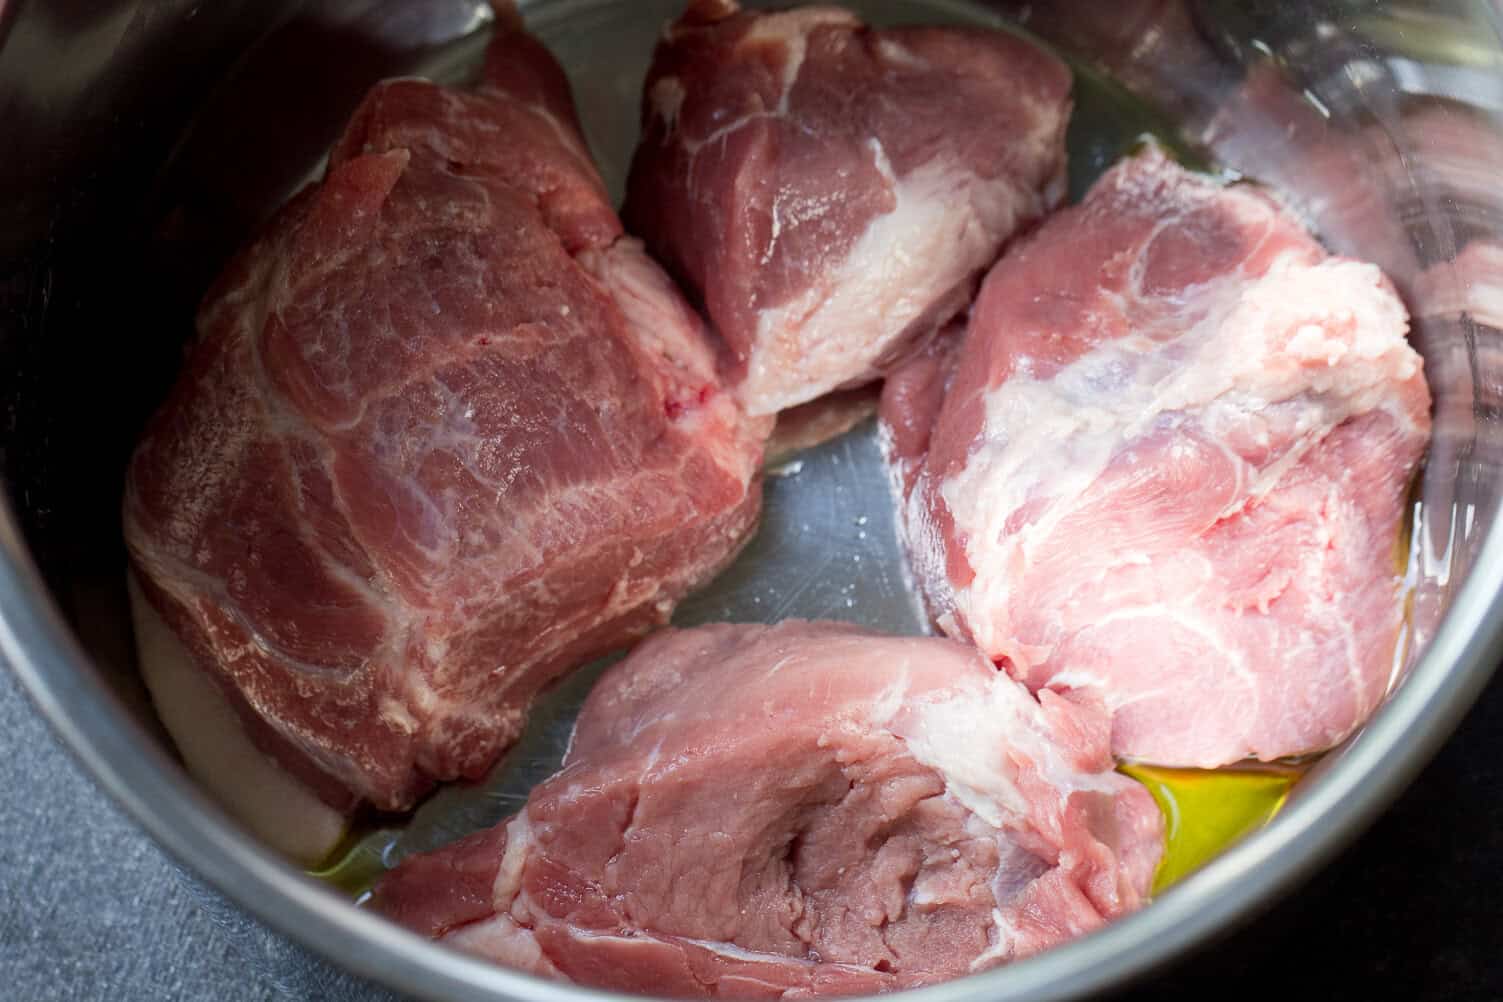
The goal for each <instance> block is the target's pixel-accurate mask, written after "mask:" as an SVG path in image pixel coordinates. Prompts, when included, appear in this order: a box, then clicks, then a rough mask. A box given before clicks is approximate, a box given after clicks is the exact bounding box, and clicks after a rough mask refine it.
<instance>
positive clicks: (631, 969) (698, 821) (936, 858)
mask: <svg viewBox="0 0 1503 1002" xmlns="http://www.w3.org/2000/svg"><path fill="white" fill-rule="evenodd" d="M1040 698H1041V700H1042V702H1039V701H1036V700H1035V699H1034V698H1033V697H1031V696H1029V695H1028V693H1027V691H1025V690H1024V689H1023V688H1022V686H1019V685H1018V684H1017V683H1016V682H1013V681H1012V680H1011V679H1009V678H1008V677H1007V676H1006V675H1005V674H1003V673H1001V672H998V671H997V670H996V669H995V668H994V667H993V666H992V665H991V664H989V663H988V662H987V661H986V660H985V659H983V658H982V657H981V656H980V655H979V654H977V653H976V652H975V651H974V650H971V649H969V648H966V647H963V646H961V645H959V644H956V643H954V642H951V641H948V640H940V639H934V638H898V637H888V636H882V635H879V634H874V633H871V632H868V631H865V630H862V629H859V628H856V627H852V626H846V625H841V624H835V623H806V622H797V621H790V622H785V623H782V624H780V625H778V626H772V627H766V626H753V625H739V626H733V625H718V626H707V627H701V628H699V629H695V630H688V631H667V632H664V633H660V634H657V635H656V636H654V637H652V638H649V639H648V640H647V641H645V642H644V643H643V644H642V645H641V646H640V647H638V648H637V650H636V651H635V652H633V654H632V655H631V657H630V658H628V659H627V660H626V661H624V662H623V663H621V664H619V665H617V666H616V667H615V668H613V669H612V670H611V671H610V672H609V673H608V674H607V675H606V676H605V677H604V678H603V679H602V681H601V682H600V683H599V685H598V686H597V687H596V689H595V691H594V692H593V693H591V695H590V698H589V700H588V701H587V703H586V705H585V708H584V711H583V713H582V714H581V716H580V718H579V721H578V725H577V729H576V730H575V733H574V739H573V743H572V744H571V746H570V749H569V752H568V755H567V757H566V758H565V760H564V767H563V770H562V771H561V772H559V773H558V774H557V775H556V776H554V777H553V778H552V779H550V780H548V781H546V782H545V783H543V784H541V785H540V786H538V787H537V788H535V789H534V791H533V793H532V796H531V798H530V799H529V800H528V803H527V805H526V807H524V808H523V810H522V811H521V812H520V813H519V814H517V815H516V816H515V817H513V818H512V819H511V820H510V821H508V822H506V823H505V824H503V825H501V826H499V827H497V828H494V829H492V830H490V831H486V832H482V833H480V834H478V835H474V836H471V837H470V838H468V839H465V840H463V841H461V842H458V843H456V844H454V845H452V846H449V847H447V848H445V849H442V850H440V851H438V852H436V853H432V854H430V855H426V856H418V857H413V858H411V859H408V860H407V861H405V862H404V863H403V864H402V865H401V866H400V867H399V868H398V869H397V870H395V871H394V872H393V873H392V874H390V875H389V876H387V877H386V878H385V879H384V881H383V882H382V883H381V884H380V885H378V887H377V889H376V893H375V906H376V907H377V908H378V909H379V910H381V911H383V912H385V913H386V914H387V915H389V916H391V917H393V918H395V919H397V920H398V921H400V922H402V923H404V924H406V925H407V926H409V927H411V928H413V929H416V930H417V931H419V932H422V933H424V934H426V935H430V936H435V937H439V938H441V939H442V940H443V941H445V942H447V943H449V944H451V945H453V946H456V947H459V948H461V949H464V950H469V951H472V952H475V953H479V954H482V955H484V956H488V957H491V958H493V959H495V960H499V961H501V962H503V963H506V964H510V965H513V966H516V967H520V968H522V969H524V970H529V971H533V972H536V973H545V974H550V975H555V976H560V977H565V978H568V979H571V980H573V981H576V982H579V983H581V984H585V985H592V986H596V987H603V988H614V989H618V990H623V991H634V992H641V993H643V994H652V995H659V996H662V995H668V996H678V997H682V996H714V995H722V996H748V995H752V996H779V995H784V994H787V995H789V996H804V995H809V994H850V993H857V992H862V993H865V992H875V991H880V990H886V989H890V988H897V987H903V986H910V985H917V984H923V983H927V982H932V981H937V980H941V979H944V978H948V977H954V976H958V975H961V974H965V973H967V972H968V971H973V970H979V969H982V968H986V967H990V966H993V965H996V964H1001V963H1006V962H1008V961H1010V960H1013V959H1015V958H1018V957H1022V956H1025V955H1027V954H1030V953H1033V952H1035V951H1038V950H1042V949H1044V948H1046V947H1048V946H1051V945H1053V944H1056V943H1059V942H1061V941H1063V940H1065V939H1068V938H1070V937H1072V936H1076V935H1079V934H1081V933H1084V932H1086V931H1087V930H1090V929H1094V928H1096V927H1097V926H1099V925H1100V924H1101V923H1102V922H1103V921H1105V920H1108V919H1111V918H1113V917H1115V916H1119V915H1122V914H1123V913H1125V912H1128V911H1131V910H1132V909H1134V908H1136V907H1137V906H1138V905H1139V904H1140V903H1142V901H1143V900H1144V898H1145V895H1146V894H1147V892H1148V887H1149V884H1150V881H1151V879H1152V877H1153V872H1154V869H1155V867H1156V866H1157V864H1158V860H1159V857H1160V855H1161V853H1162V837H1163V822H1162V818H1161V817H1160V815H1159V812H1158V809H1157V808H1156V807H1155V805H1154V803H1153V800H1152V798H1151V797H1150V796H1149V795H1148V793H1147V792H1146V791H1145V790H1144V789H1143V788H1142V787H1140V786H1138V785H1137V784H1136V783H1134V782H1132V781H1131V780H1128V779H1127V778H1125V777H1123V776H1121V775H1118V774H1117V773H1115V772H1113V771H1112V760H1111V757H1110V755H1109V753H1108V748H1107V735H1108V724H1107V719H1106V716H1105V714H1104V712H1103V711H1102V710H1101V708H1100V707H1099V706H1091V705H1077V704H1076V703H1074V702H1072V701H1070V700H1068V699H1066V698H1065V697H1062V696H1059V695H1057V694H1055V693H1052V692H1047V691H1046V692H1044V693H1043V694H1041V697H1040Z"/></svg>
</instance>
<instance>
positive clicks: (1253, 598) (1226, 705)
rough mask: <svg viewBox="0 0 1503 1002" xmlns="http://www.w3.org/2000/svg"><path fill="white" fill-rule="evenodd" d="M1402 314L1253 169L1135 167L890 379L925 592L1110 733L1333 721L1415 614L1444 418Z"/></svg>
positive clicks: (1370, 684)
mask: <svg viewBox="0 0 1503 1002" xmlns="http://www.w3.org/2000/svg"><path fill="white" fill-rule="evenodd" d="M1407 322H1408V321H1407V316H1406V314H1405V311H1404V307H1403V305H1402V304H1401V303H1400V302H1399V299H1398V297H1397V296H1396V295H1395V294H1394V291H1393V289H1392V288H1391V286H1390V285H1389V283H1388V281H1387V280H1386V279H1385V278H1384V276H1383V275H1382V274H1381V273H1380V272H1379V270H1378V269H1377V268H1376V267H1374V266H1372V265H1369V264H1363V263H1361V262H1357V261H1351V260H1345V259H1341V258H1334V257H1330V256H1328V255H1327V254H1326V253H1325V252H1324V251H1323V250H1322V249H1321V247H1320V246H1319V245H1318V244H1317V243H1316V242H1315V241H1314V240H1313V239H1312V238H1311V237H1310V236H1309V234H1308V233H1306V232H1305V231H1304V229H1303V228H1302V227H1301V226H1300V225H1299V223H1298V222H1296V221H1295V220H1294V219H1293V218H1292V217H1291V215H1290V214H1289V213H1288V212H1287V211H1285V210H1283V209H1282V208H1281V207H1280V206H1279V205H1278V204H1277V203H1275V202H1274V201H1273V200H1272V199H1270V198H1269V197H1267V196H1266V195H1265V194H1263V193H1261V192H1259V191H1258V190H1257V189H1255V188H1253V187H1251V186H1247V185H1235V186H1230V187H1224V186H1221V185H1218V184H1216V183H1213V182H1212V181H1211V180H1209V179H1205V178H1202V177H1198V176H1195V175H1192V174H1189V173H1187V172H1185V171H1184V170H1182V169H1181V168H1180V167H1178V166H1177V165H1175V164H1173V163H1171V162H1170V161H1168V160H1167V159H1165V157H1164V156H1163V155H1162V154H1160V153H1159V152H1157V151H1156V150H1152V149H1150V150H1148V151H1146V152H1144V153H1142V154H1141V155H1139V156H1137V157H1135V158H1133V159H1130V160H1128V161H1125V162H1124V163H1122V164H1119V165H1118V166H1117V167H1115V168H1113V169H1112V170H1111V171H1110V172H1108V173H1107V174H1106V176H1104V177H1103V178H1102V179H1101V180H1100V182H1099V183H1098V184H1097V185H1096V186H1095V187H1094V188H1093V189H1092V190H1091V192H1090V194H1089V195H1088V196H1087V197H1086V199H1085V200H1084V202H1083V203H1082V204H1081V205H1079V206H1077V207H1074V208H1071V209H1067V210H1065V211H1063V212H1060V213H1059V214H1058V215H1056V216H1054V217H1052V218H1051V219H1050V220H1049V221H1048V222H1047V223H1046V224H1045V225H1044V226H1043V227H1042V228H1041V229H1040V230H1039V231H1038V232H1037V233H1036V234H1035V235H1034V236H1033V237H1032V238H1030V239H1029V240H1027V241H1026V242H1024V243H1023V244H1022V245H1020V246H1019V247H1017V248H1016V249H1014V250H1012V251H1010V252H1009V253H1008V255H1007V256H1006V257H1004V258H1003V260H1002V261H1001V262H1000V263H999V264H998V265H997V267H996V268H995V269H994V270H993V271H992V273H991V275H990V276H989V277H988V278H987V280H986V283H985V284H984V286H983V288H982V291H981V295H980V298H979V299H978V300H977V303H976V306H975V309H974V312H973V314H972V317H971V321H970V326H969V329H968V331H967V333H966V337H965V340H964V342H963V344H962V346H961V348H960V350H959V353H958V356H956V357H955V358H954V359H952V360H950V365H951V366H952V369H951V370H949V371H947V369H946V362H945V360H944V359H935V358H933V357H924V358H920V359H918V360H917V361H915V362H914V363H913V365H912V366H911V367H910V369H909V370H908V371H906V372H904V373H901V374H899V375H898V376H897V377H895V378H894V379H893V380H892V381H891V382H890V385H889V388H888V392H887V394H886V398H885V400H884V403H883V410H884V413H885V415H886V423H887V427H888V429H889V441H890V444H891V447H892V448H891V451H892V458H893V460H894V463H895V466H896V473H897V477H896V479H897V481H898V483H899V486H900V491H901V492H902V493H903V494H905V495H906V497H905V501H904V506H903V519H902V522H903V524H904V526H905V531H906V535H907V542H908V546H909V551H910V554H911V556H912V559H913V565H914V569H915V574H916V577H917V578H918V580H919V582H920V584H921V586H922V588H923V590H924V592H925V595H926V598H927V600H928V602H929V605H930V610H931V612H932V613H933V614H934V615H935V617H936V618H937V619H938V621H939V623H940V625H941V627H942V628H943V629H944V630H945V631H946V632H948V633H951V634H952V635H954V636H957V637H961V638H964V639H967V640H971V641H973V642H975V643H976V644H977V645H978V646H979V647H980V648H981V649H982V651H984V652H985V653H986V654H987V655H989V656H990V657H992V658H994V659H996V660H998V661H999V662H1001V663H1003V664H1004V665H1005V666H1006V667H1007V669H1008V670H1009V671H1010V672H1012V673H1013V674H1014V675H1015V676H1016V677H1017V678H1019V679H1021V680H1022V681H1024V682H1026V683H1027V685H1028V686H1029V688H1031V689H1038V688H1040V687H1041V686H1051V687H1055V688H1058V689H1071V690H1088V691H1091V692H1093V693H1095V694H1097V695H1098V696H1100V697H1101V698H1102V699H1104V700H1105V702H1106V703H1107V705H1108V707H1109V708H1110V709H1111V710H1112V712H1113V715H1114V722H1113V730H1112V746H1113V749H1114V750H1115V752H1116V753H1117V754H1118V755H1123V756H1129V757H1134V758H1141V759H1147V760H1151V761H1154V762H1161V763H1166V764H1177V765H1187V766H1205V767H1210V766H1216V765H1221V764H1224V763H1227V762H1231V761H1234V760H1237V759H1241V758H1244V757H1246V756H1255V757H1257V758H1261V759H1273V758H1278V757H1280V756H1286V755H1298V754H1301V753H1305V752H1313V751H1317V750H1319V749H1323V748H1327V747H1329V746H1331V745H1333V744H1335V743H1336V742H1338V741H1340V740H1341V739H1342V738H1344V737H1345V736H1346V735H1347V734H1349V733H1351V731H1352V730H1353V729H1354V728H1356V727H1357V726H1358V725H1359V724H1361V723H1362V721H1363V720H1364V719H1365V718H1366V717H1367V716H1368V715H1369V714H1370V713H1371V712H1372V711H1373V709H1374V708H1375V707H1376V706H1377V704H1378V701H1379V700H1380V699H1381V698H1382V697H1383V695H1384V694H1385V692H1386V690H1387V688H1388V685H1389V682H1390V676H1391V674H1392V672H1393V669H1394V646H1395V640H1396V638H1397V634H1398V630H1399V626H1400V623H1401V620H1402V617H1403V602H1402V593H1401V581H1400V577H1399V573H1398V571H1399V568H1398V564H1397V553H1396V546H1397V541H1398V538H1399V530H1400V525H1401V522H1402V520H1403V516H1404V510H1405V493H1406V490H1407V488H1408V485H1409V482H1410V478H1411V476H1412V475H1413V473H1414V471H1415V467H1416V464H1417V463H1418V462H1419V460H1420V456H1421V454H1422V453H1423V451H1424V449H1425V443H1426V440H1427V436H1428V434H1429V425H1430V421H1429V404H1430V398H1429V393H1428V391H1427V389H1426V386H1425V381H1424V378H1423V375H1422V373H1421V361H1420V358H1419V356H1418V355H1417V354H1416V353H1415V352H1414V351H1413V350H1411V348H1410V347H1409V345H1408V344H1407V343H1406V341H1405V332H1406V329H1407ZM947 381H948V392H946V390H945V387H946V383H947ZM941 402H942V403H941ZM936 412H937V416H936Z"/></svg>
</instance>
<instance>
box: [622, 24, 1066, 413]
mask: <svg viewBox="0 0 1503 1002" xmlns="http://www.w3.org/2000/svg"><path fill="white" fill-rule="evenodd" d="M1069 112H1070V73H1069V70H1068V69H1067V68H1066V67H1065V66H1064V64H1063V63H1061V62H1060V61H1059V60H1058V59H1056V58H1054V57H1053V56H1051V55H1049V54H1048V53H1046V52H1044V51H1042V50H1040V49H1038V48H1037V47H1035V46H1033V45H1031V44H1029V43H1028V42H1025V41H1023V40H1022V39H1021V38H1019V37H1017V36H1015V35H1010V34H1006V33H1004V32H999V31H986V30H979V29H975V28H970V29H965V30H959V29H951V28H889V29H881V30H877V29H872V28H869V27H867V26H866V25H864V24H862V22H861V21H859V20H858V19H857V18H856V17H855V15H853V14H851V13H849V12H848V11H845V10H842V9H841V8H838V7H800V8H794V9H792V10H787V11H779V12H774V13H766V12H755V13H754V12H748V11H742V10H741V9H740V7H739V5H738V4H737V3H735V2H734V0H692V2H691V3H690V4H689V8H688V10H687V11H686V12H685V13H684V15H683V16H682V17H681V18H679V19H678V20H677V21H676V22H674V23H673V24H672V25H671V26H670V27H669V28H668V29H667V30H666V32H665V34H664V36H663V39H662V42H661V43H660V44H659V46H658V50H657V53H656V55H655V57H654V59H653V62H652V68H651V70H650V71H649V73H648V77H647V83H646V92H645V96H644V105H643V130H644V135H643V138H642V143H641V145H640V146H639V147H638V150H637V155H636V159H635V161H634V163H633V165H632V172H631V178H630V183H629V185H628V194H627V204H626V209H625V215H626V219H627V222H628V224H629V225H630V226H631V227H632V229H633V231H634V232H637V233H640V234H641V235H642V236H643V237H644V238H645V239H646V241H647V244H648V247H649V248H650V249H651V250H652V251H653V253H654V254H656V255H657V256H658V258H659V259H660V260H662V261H664V262H665V263H667V264H668V265H669V267H670V270H672V271H674V272H675V273H676V274H677V276H678V277H679V278H680V279H681V280H682V281H683V282H684V283H685V284H686V285H687V286H688V287H689V288H691V289H692V290H693V292H694V294H695V295H696V296H697V297H698V298H699V299H700V301H701V302H702V305H703V306H704V308H705V311H706V313H707V315H708V316H709V318H710V320H711V322H712V323H713V325H714V326H715V327H716V328H717V329H718V331H719V333H720V335H721V336H722V337H723V338H724V340H725V342H726V344H727V345H728V346H729V348H730V351H731V353H732V354H733V356H734V363H735V365H734V370H735V373H736V375H737V376H738V378H739V379H740V387H739V393H740V396H741V399H742V401H743V402H744V403H745V405H746V407H747V409H748V411H749V412H750V413H753V414H768V413H772V412H775V411H778V410H781V409H784V408H788V407H792V406H794V405H796V404H801V403H804V402H806V401H809V400H811V399H813V398H815V397H818V396H820V395H821V394H824V393H827V392H829V391H831V390H834V389H838V388H842V387H850V386H854V385H856V384H859V383H862V382H868V381H870V380H872V379H875V378H877V377H878V376H879V375H880V374H882V373H883V372H884V371H885V370H886V368H888V367H889V366H890V365H891V364H892V363H893V362H895V361H896V360H898V359H899V358H900V357H901V356H902V355H903V354H904V353H905V352H906V351H907V350H908V349H909V348H910V347H912V346H913V345H914V344H915V343H917V342H919V341H921V340H922V339H923V338H924V337H927V336H928V335H930V334H932V333H933V332H934V331H935V330H937V329H938V328H939V327H940V326H942V325H943V324H944V323H945V322H946V321H947V320H949V319H950V318H951V317H953V316H955V315H956V314H957V313H959V312H960V311H962V310H963V309H964V308H965V307H966V306H967V305H968V304H969V302H970V299H971V296H972V294H973V292H974V290H975V285H976V281H977V279H978V278H979V277H980V275H981V273H982V272H983V271H984V270H985V269H986V268H987V267H989V266H990V265H991V263H992V262H993V261H994V260H995V259H996V256H997V252H998V251H999V249H1000V248H1001V247H1002V244H1003V241H1005V240H1006V239H1007V238H1008V237H1009V236H1011V235H1012V234H1013V233H1014V232H1015V231H1016V230H1017V229H1018V228H1019V227H1020V226H1023V225H1025V224H1027V223H1029V222H1030V221H1032V220H1035V219H1037V218H1038V217H1039V216H1041V215H1042V214H1043V213H1044V212H1045V211H1047V210H1048V209H1049V208H1050V207H1052V206H1053V205H1054V204H1056V203H1057V202H1058V200H1059V198H1060V197H1061V195H1062V194H1063V191H1064V167H1065V153H1064V133H1065V125H1066V122H1067V120H1068V118H1069Z"/></svg>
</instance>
